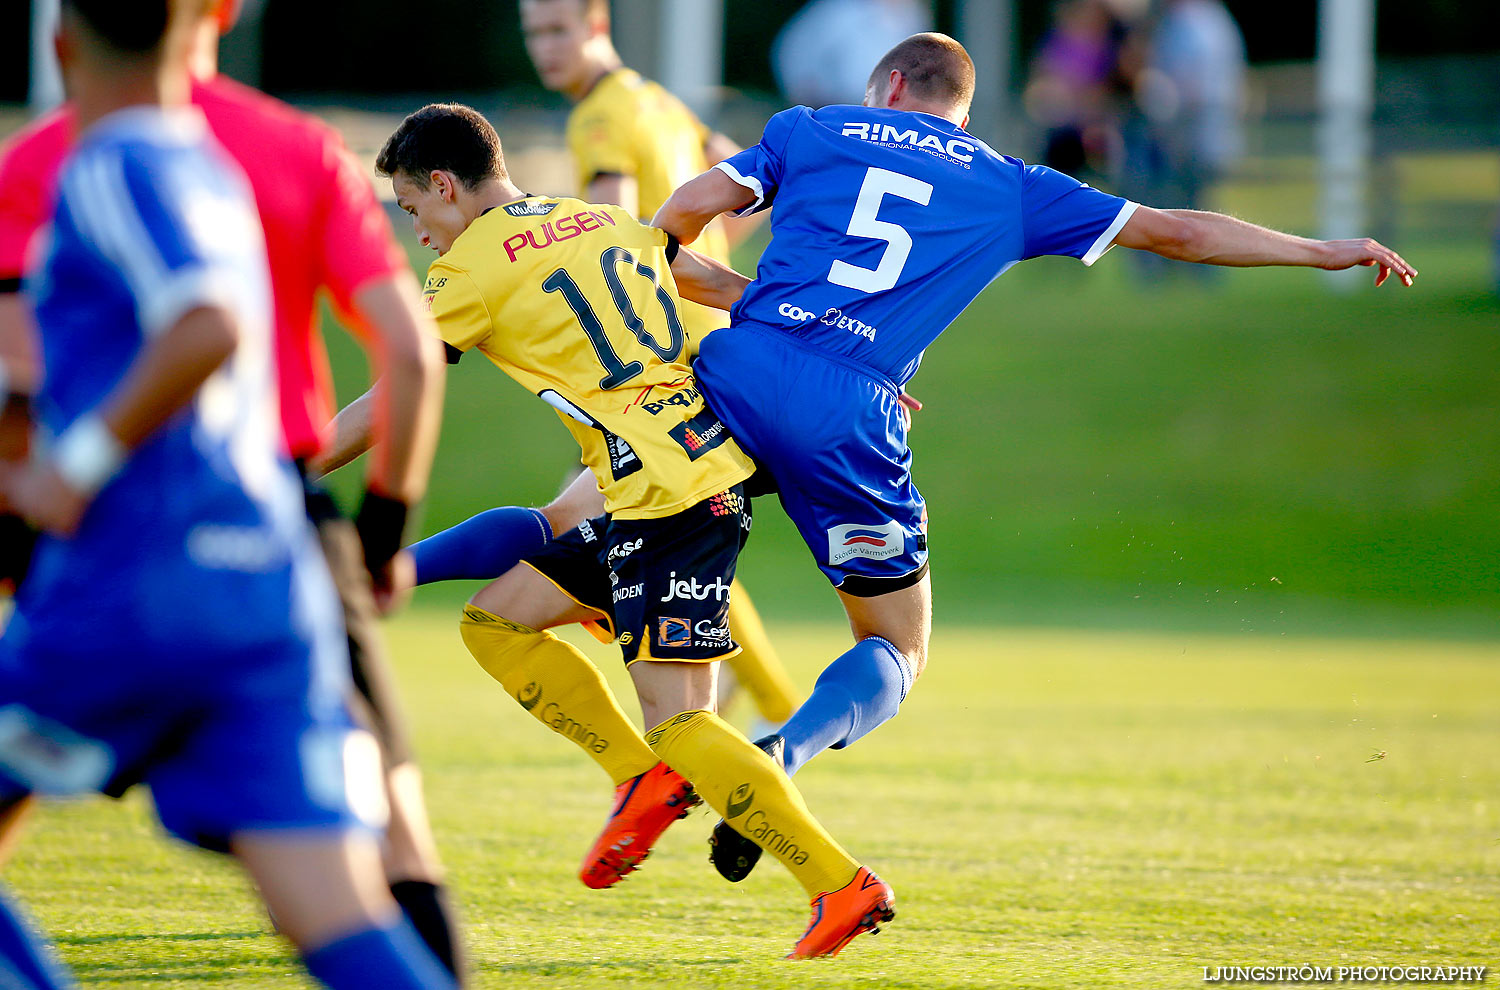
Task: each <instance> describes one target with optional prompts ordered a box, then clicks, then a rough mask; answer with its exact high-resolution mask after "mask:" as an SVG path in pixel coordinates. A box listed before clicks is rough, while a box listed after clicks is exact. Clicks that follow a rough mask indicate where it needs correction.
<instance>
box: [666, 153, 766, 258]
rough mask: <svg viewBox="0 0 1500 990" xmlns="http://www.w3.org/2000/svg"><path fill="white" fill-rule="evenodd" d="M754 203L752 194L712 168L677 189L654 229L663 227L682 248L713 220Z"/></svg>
mask: <svg viewBox="0 0 1500 990" xmlns="http://www.w3.org/2000/svg"><path fill="white" fill-rule="evenodd" d="M753 202H755V194H754V193H753V192H751V191H750V190H749V189H746V188H745V187H744V186H742V185H740V184H739V183H738V182H735V181H734V180H733V179H731V178H730V177H729V176H727V175H725V174H724V173H723V172H720V171H719V170H718V169H713V168H711V169H709V170H708V171H707V172H704V173H703V174H702V175H700V176H698V177H697V178H695V179H689V180H688V181H687V182H684V183H683V184H682V185H680V186H678V187H677V191H676V192H674V193H673V194H672V195H671V196H670V197H668V198H667V201H666V202H665V203H663V204H662V205H661V209H659V210H657V211H656V217H655V219H653V220H652V221H651V225H652V226H653V227H660V228H661V229H662V230H665V231H666V232H667V233H669V234H671V235H672V236H674V237H676V238H677V240H678V241H680V242H681V243H683V244H691V243H693V241H695V240H697V239H698V235H699V234H701V233H703V228H704V227H707V226H708V224H709V221H711V220H712V219H713V218H714V217H716V216H718V215H719V214H721V213H728V212H729V211H731V210H739V209H743V208H744V207H746V206H749V205H750V204H751V203H753Z"/></svg>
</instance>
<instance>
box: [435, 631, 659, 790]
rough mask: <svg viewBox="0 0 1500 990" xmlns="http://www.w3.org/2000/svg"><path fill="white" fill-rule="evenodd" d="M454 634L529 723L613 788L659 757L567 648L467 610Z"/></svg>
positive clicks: (584, 660)
mask: <svg viewBox="0 0 1500 990" xmlns="http://www.w3.org/2000/svg"><path fill="white" fill-rule="evenodd" d="M458 629H459V632H461V633H462V634H463V637H464V645H465V646H467V647H468V648H469V652H470V653H472V654H474V659H475V660H478V661H479V666H481V667H483V668H484V670H485V673H487V674H489V675H490V676H491V677H493V678H494V679H495V680H497V681H499V682H500V683H501V684H502V685H504V686H505V690H506V691H507V692H508V693H509V694H510V696H511V697H513V698H515V699H516V701H518V702H520V704H521V707H522V708H524V709H526V710H527V711H528V712H530V713H531V716H532V718H535V719H536V720H537V721H539V722H541V723H542V724H543V725H545V726H547V728H549V729H551V730H552V731H553V732H556V733H557V734H559V735H561V736H565V737H567V738H568V739H570V740H572V741H573V742H574V743H577V745H578V748H579V749H582V750H583V751H584V752H585V753H587V754H588V755H589V757H590V758H591V759H592V760H593V761H594V762H595V763H597V764H599V765H600V766H601V767H603V768H604V772H605V773H607V774H609V776H610V779H611V780H613V781H614V782H615V783H616V784H622V783H624V782H625V781H627V780H629V779H630V778H631V777H635V776H638V775H640V774H643V773H645V772H646V771H647V770H650V769H651V768H652V767H654V766H656V764H657V762H658V760H659V757H657V755H656V754H655V753H653V752H652V751H651V747H649V746H647V745H646V741H645V740H644V739H642V738H641V733H640V731H639V730H638V729H636V727H635V724H634V723H633V722H631V721H630V719H629V718H627V717H626V715H625V713H624V712H623V711H621V710H620V706H619V704H618V703H617V702H616V701H615V696H614V693H613V692H611V691H610V689H609V684H608V683H606V682H605V680H604V675H603V674H601V673H600V672H599V668H598V667H595V666H594V665H593V664H592V663H590V662H589V658H588V657H586V656H584V655H583V654H582V653H579V652H578V650H576V649H574V648H573V646H572V645H571V644H568V643H564V642H563V641H562V640H560V639H558V638H557V637H556V636H554V635H552V633H550V632H545V631H542V632H538V631H537V630H535V629H532V628H530V627H528V626H523V625H521V624H520V623H519V622H511V621H510V620H509V619H502V618H500V616H498V615H494V614H493V613H490V612H486V611H485V610H484V609H482V608H476V607H475V606H473V605H465V606H464V617H463V619H462V620H461V621H460V622H459V624H458Z"/></svg>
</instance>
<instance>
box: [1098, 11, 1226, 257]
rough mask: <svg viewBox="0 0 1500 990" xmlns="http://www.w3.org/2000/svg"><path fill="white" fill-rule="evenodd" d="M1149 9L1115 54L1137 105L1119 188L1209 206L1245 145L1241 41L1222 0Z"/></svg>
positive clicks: (1186, 205)
mask: <svg viewBox="0 0 1500 990" xmlns="http://www.w3.org/2000/svg"><path fill="white" fill-rule="evenodd" d="M1153 8H1154V9H1153V13H1152V16H1150V17H1149V18H1147V19H1146V21H1145V22H1144V24H1143V25H1142V27H1141V29H1140V30H1138V31H1136V32H1133V33H1132V35H1131V36H1130V38H1129V39H1128V40H1127V41H1126V43H1125V46H1124V50H1123V51H1122V53H1121V59H1120V61H1121V71H1122V74H1123V75H1126V76H1129V77H1131V78H1133V80H1134V94H1135V106H1134V108H1133V110H1132V112H1131V113H1129V115H1128V116H1127V119H1126V122H1125V124H1124V137H1125V169H1124V173H1123V175H1122V176H1121V186H1122V188H1121V190H1120V191H1121V193H1122V194H1123V195H1126V196H1129V197H1131V198H1132V199H1135V200H1137V201H1139V202H1156V203H1170V204H1171V205H1172V206H1174V207H1178V208H1181V209H1212V208H1213V204H1212V193H1213V187H1214V185H1215V184H1216V183H1218V181H1219V180H1220V179H1221V178H1222V177H1223V176H1224V173H1225V172H1226V171H1227V170H1228V169H1230V168H1231V167H1232V166H1233V165H1234V163H1235V162H1236V161H1237V160H1238V159H1239V157H1240V155H1241V154H1242V153H1243V151H1244V131H1243V126H1242V125H1243V116H1244V104H1245V40H1244V37H1243V36H1242V35H1241V34H1240V29H1239V25H1238V24H1236V23H1235V20H1234V17H1233V15H1232V14H1230V13H1229V10H1228V9H1227V8H1226V7H1225V6H1224V4H1223V2H1222V0H1156V2H1155V3H1153ZM1138 263H1139V264H1140V266H1141V268H1142V270H1143V271H1144V272H1145V273H1146V274H1148V275H1149V274H1160V273H1162V272H1163V271H1165V270H1166V269H1168V268H1181V270H1182V271H1183V272H1185V273H1187V272H1190V273H1191V274H1192V275H1194V276H1195V277H1198V278H1210V279H1212V278H1214V277H1216V276H1218V275H1220V274H1221V273H1219V272H1218V271H1217V270H1216V269H1212V268H1204V267H1202V266H1178V265H1174V264H1173V263H1172V262H1170V261H1167V260H1165V259H1162V258H1158V257H1157V256H1155V255H1142V256H1141V258H1139V259H1138Z"/></svg>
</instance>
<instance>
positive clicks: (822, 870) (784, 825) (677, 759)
mask: <svg viewBox="0 0 1500 990" xmlns="http://www.w3.org/2000/svg"><path fill="white" fill-rule="evenodd" d="M646 741H647V742H649V743H650V744H651V748H652V749H654V750H656V752H657V754H658V755H659V756H660V757H661V758H662V760H664V761H665V762H666V764H667V766H669V767H671V768H672V769H673V770H676V771H677V772H678V773H680V774H682V775H683V776H684V777H686V778H687V779H688V780H690V781H692V782H693V787H694V789H695V790H697V792H698V793H699V794H700V795H702V797H703V800H704V801H706V802H708V805H709V807H711V808H713V809H714V810H715V811H717V812H718V813H719V814H721V815H723V816H724V820H725V821H726V822H728V823H729V824H730V825H733V826H734V827H735V829H736V830H737V831H738V832H739V833H740V834H741V835H744V836H747V837H749V838H750V839H751V840H752V841H753V842H755V843H756V844H757V845H759V846H760V847H761V848H763V849H765V850H766V851H767V852H769V853H770V854H771V855H772V856H775V857H776V858H777V859H779V860H781V862H782V865H784V866H785V867H786V868H787V869H788V870H790V871H791V872H792V876H794V877H796V878H797V881H798V882H799V883H801V884H802V886H803V887H804V888H806V890H807V895H808V896H809V897H816V896H817V895H819V894H821V893H824V892H825V891H830V890H838V889H840V888H841V887H843V886H845V885H846V884H847V883H849V881H850V880H853V879H854V874H855V873H857V872H859V864H858V863H856V862H855V861H854V859H853V858H852V857H851V856H850V855H849V854H848V853H847V852H845V851H844V849H843V847H842V846H840V845H839V844H838V843H837V842H835V841H833V836H831V835H829V834H828V833H827V832H826V831H825V830H824V829H823V826H822V825H820V824H818V820H817V819H816V818H814V817H813V816H812V812H810V811H808V810H807V805H806V804H804V803H803V801H802V795H801V794H799V793H797V788H796V787H794V786H792V782H791V780H789V779H788V778H787V775H786V774H784V773H782V772H781V768H780V767H778V766H777V765H776V764H775V763H773V762H772V761H771V758H770V757H769V756H767V755H766V754H765V753H763V752H761V751H760V750H759V749H757V748H756V747H755V746H754V745H752V744H751V743H750V742H749V741H748V740H746V739H745V737H744V736H742V735H740V734H739V733H738V732H736V731H735V730H734V728H733V727H732V726H731V725H729V723H727V722H725V721H724V720H723V719H721V718H719V717H718V716H717V715H714V714H713V713H712V712H705V711H692V712H683V713H682V714H680V715H676V716H673V717H672V718H669V719H667V720H666V721H665V722H663V723H662V724H661V725H658V726H657V727H656V728H654V729H652V730H651V731H650V732H648V733H646Z"/></svg>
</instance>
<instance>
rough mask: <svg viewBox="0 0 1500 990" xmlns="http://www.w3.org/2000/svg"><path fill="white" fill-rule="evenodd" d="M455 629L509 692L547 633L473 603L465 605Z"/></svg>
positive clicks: (481, 664) (489, 672)
mask: <svg viewBox="0 0 1500 990" xmlns="http://www.w3.org/2000/svg"><path fill="white" fill-rule="evenodd" d="M458 631H459V635H460V636H462V637H463V641H464V646H466V647H468V649H469V652H470V653H471V654H473V656H474V659H475V660H476V661H478V663H479V666H480V667H482V668H483V669H484V672H485V673H487V674H489V675H490V676H491V677H493V678H494V679H495V680H497V681H499V682H500V683H501V684H503V685H504V686H505V688H506V690H510V691H514V689H515V686H514V685H512V684H511V681H513V680H516V679H517V677H516V675H517V673H518V671H519V670H520V668H521V666H522V665H523V664H524V662H525V660H526V658H527V656H528V655H529V654H530V653H531V651H532V650H533V649H535V648H536V647H537V646H538V645H539V644H540V643H541V641H542V640H543V639H545V638H546V637H547V636H548V635H550V634H548V633H545V632H541V631H538V630H536V629H532V628H531V627H530V626H525V625H522V624H521V623H519V622H512V621H511V620H510V619H507V618H505V617H503V616H500V615H496V614H495V613H493V612H490V611H488V610H486V609H483V608H480V607H478V606H476V605H472V604H471V605H465V606H464V610H463V617H462V618H460V619H459V622H458ZM522 703H523V704H524V703H525V702H524V701H523V702H522Z"/></svg>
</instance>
